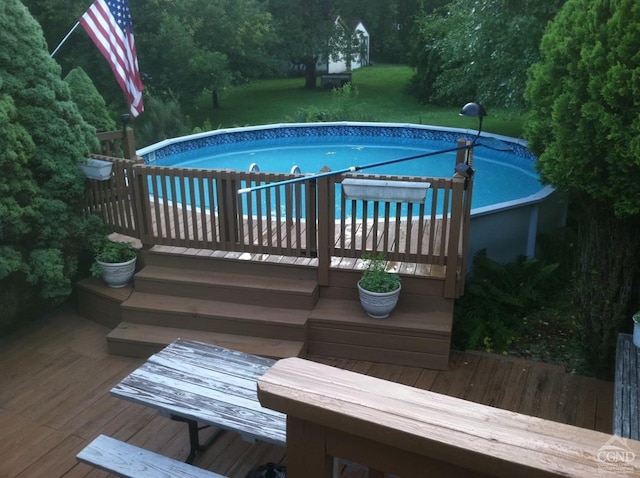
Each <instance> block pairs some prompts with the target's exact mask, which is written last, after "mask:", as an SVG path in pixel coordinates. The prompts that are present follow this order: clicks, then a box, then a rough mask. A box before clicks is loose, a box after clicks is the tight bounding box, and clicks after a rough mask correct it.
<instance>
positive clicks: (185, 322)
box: [122, 289, 309, 341]
mask: <svg viewBox="0 0 640 478" xmlns="http://www.w3.org/2000/svg"><path fill="white" fill-rule="evenodd" d="M308 316H309V311H308V310H304V309H294V308H276V307H267V306H261V305H253V304H241V303H236V302H225V301H218V300H203V299H194V298H191V297H175V296H172V295H160V294H148V293H144V292H138V290H137V289H136V292H134V293H133V294H132V295H131V297H129V299H128V300H127V301H125V302H124V303H123V304H122V320H123V321H125V322H131V323H138V324H146V325H158V326H162V327H179V328H183V329H197V330H203V331H208V332H220V333H226V334H237V335H243V334H244V335H253V336H257V337H268V338H273V339H284V340H294V341H304V340H305V337H306V328H305V326H306V323H307V318H308Z"/></svg>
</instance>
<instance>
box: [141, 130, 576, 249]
mask: <svg viewBox="0 0 640 478" xmlns="http://www.w3.org/2000/svg"><path fill="white" fill-rule="evenodd" d="M474 134H475V132H474V131H472V130H461V129H451V128H449V129H445V128H437V127H431V126H422V125H404V124H403V125H398V124H383V123H313V124H281V125H269V126H258V127H249V128H234V129H225V130H217V131H212V132H207V133H201V134H196V135H191V136H185V137H181V138H174V139H171V140H165V141H163V142H160V143H157V144H155V145H152V146H149V147H146V148H143V149H141V150H140V151H138V154H139V155H140V156H142V157H143V158H144V160H145V163H150V164H156V165H161V166H176V167H177V166H179V167H192V168H208V169H235V170H245V171H246V170H250V169H253V170H259V171H262V172H274V173H283V172H286V173H289V172H300V173H302V174H313V173H317V172H318V171H320V170H321V169H323V168H325V169H326V168H329V169H331V170H333V171H338V170H342V169H345V168H348V167H351V166H357V167H361V166H363V165H370V164H376V163H378V162H380V161H386V160H390V159H397V158H405V157H412V156H417V155H422V154H428V153H430V152H432V151H441V150H444V149H451V148H455V147H456V145H457V141H458V139H460V138H465V139H468V140H470V139H472V138H473V136H474ZM478 142H479V146H477V147H476V148H475V150H474V155H473V157H474V162H473V167H474V169H475V171H476V173H475V182H474V190H473V199H472V220H471V230H470V241H469V242H470V251H469V252H470V253H471V254H474V253H475V252H477V251H478V250H480V249H486V250H487V253H488V254H489V256H490V257H493V258H494V259H496V260H501V261H508V260H513V259H515V258H516V257H517V256H519V255H527V256H529V257H531V256H533V255H534V254H535V243H536V235H537V234H538V233H539V232H548V231H550V230H552V229H554V228H556V227H559V226H561V225H562V224H563V222H564V205H563V204H562V202H560V201H558V199H557V198H555V195H553V194H552V193H553V190H552V189H551V188H549V187H544V186H542V185H541V184H540V182H539V179H538V174H537V173H536V171H535V157H534V156H533V154H532V153H531V152H530V151H529V150H528V149H527V148H526V145H525V144H524V143H523V142H522V141H519V140H516V139H513V138H507V137H502V136H495V135H486V134H485V135H483V136H482V137H481V138H480V139H479V141H478ZM454 164H455V152H450V153H446V154H438V155H433V156H429V157H422V158H418V159H414V160H410V161H402V162H398V163H395V164H393V165H387V166H383V167H375V168H367V169H365V170H362V173H363V174H393V175H402V176H428V177H451V176H452V175H453V168H454Z"/></svg>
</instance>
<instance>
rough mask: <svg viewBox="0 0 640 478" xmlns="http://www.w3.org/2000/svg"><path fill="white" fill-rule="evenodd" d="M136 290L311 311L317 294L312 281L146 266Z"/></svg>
mask: <svg viewBox="0 0 640 478" xmlns="http://www.w3.org/2000/svg"><path fill="white" fill-rule="evenodd" d="M135 286H136V291H139V292H146V293H152V294H165V295H171V296H174V297H175V296H182V297H191V298H195V299H200V298H204V297H206V298H207V299H210V300H223V301H225V302H238V303H241V304H253V305H262V306H271V307H282V308H287V307H290V308H297V309H308V310H310V309H311V308H313V306H314V305H315V304H316V302H317V300H318V295H319V287H318V283H317V281H315V280H303V279H296V278H282V277H269V276H258V275H250V274H235V273H230V272H215V271H207V270H195V269H183V268H177V267H163V266H146V267H145V268H144V269H142V270H141V271H140V272H138V273H137V274H136V275H135Z"/></svg>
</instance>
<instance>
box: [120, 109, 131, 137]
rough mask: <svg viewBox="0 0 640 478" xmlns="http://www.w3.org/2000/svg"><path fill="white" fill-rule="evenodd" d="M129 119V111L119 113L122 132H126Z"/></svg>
mask: <svg viewBox="0 0 640 478" xmlns="http://www.w3.org/2000/svg"><path fill="white" fill-rule="evenodd" d="M130 121H131V115H130V114H129V113H124V114H123V115H120V122H121V123H122V133H123V134H124V133H126V131H127V126H129V122H130Z"/></svg>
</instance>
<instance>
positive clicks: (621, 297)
mask: <svg viewBox="0 0 640 478" xmlns="http://www.w3.org/2000/svg"><path fill="white" fill-rule="evenodd" d="M583 214H584V216H583V225H582V226H583V227H582V233H581V236H582V241H581V242H582V244H581V261H580V262H581V263H580V265H579V267H578V273H577V276H576V291H575V292H576V300H577V305H578V311H579V314H580V315H581V316H582V319H583V320H584V322H583V323H584V328H583V336H582V337H583V344H584V346H585V348H586V350H585V352H586V353H585V356H586V358H587V360H589V361H590V362H591V364H590V365H591V366H592V367H593V369H594V371H596V373H597V374H598V375H599V376H600V377H603V378H609V379H611V378H612V377H611V372H612V371H613V362H614V358H615V345H616V339H617V336H618V333H619V332H626V331H629V330H630V327H631V315H632V314H633V312H635V308H634V307H637V306H638V304H637V301H638V279H639V273H638V264H640V241H638V237H640V220H639V218H638V217H634V218H627V219H618V218H616V217H615V216H614V215H613V214H612V212H611V211H607V210H604V211H603V210H602V209H599V208H598V207H597V206H596V207H593V208H592V209H591V210H588V211H584V213H583Z"/></svg>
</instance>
